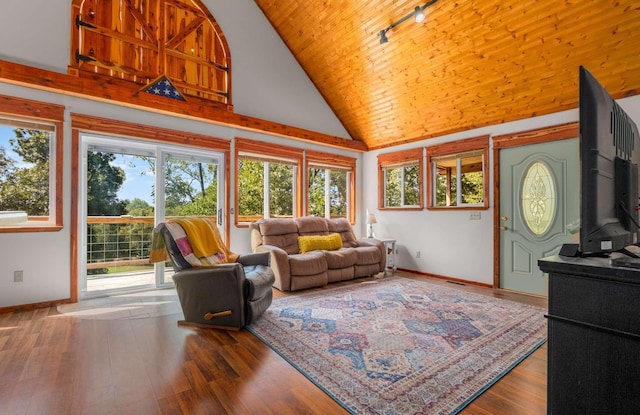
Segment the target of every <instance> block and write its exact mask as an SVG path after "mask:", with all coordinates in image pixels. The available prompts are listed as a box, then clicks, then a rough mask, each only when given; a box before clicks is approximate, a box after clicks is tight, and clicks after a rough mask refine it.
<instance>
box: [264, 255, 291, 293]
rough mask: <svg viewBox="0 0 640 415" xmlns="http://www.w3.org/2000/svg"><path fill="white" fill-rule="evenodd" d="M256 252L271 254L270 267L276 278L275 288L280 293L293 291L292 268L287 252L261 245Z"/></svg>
mask: <svg viewBox="0 0 640 415" xmlns="http://www.w3.org/2000/svg"><path fill="white" fill-rule="evenodd" d="M256 252H269V254H270V256H271V257H270V262H269V266H270V267H271V269H272V270H273V275H274V276H275V277H276V281H275V282H274V283H273V286H274V287H276V288H277V289H279V290H280V291H291V268H290V267H289V254H287V251H285V250H284V249H282V248H279V247H277V246H275V245H260V246H258V247H256Z"/></svg>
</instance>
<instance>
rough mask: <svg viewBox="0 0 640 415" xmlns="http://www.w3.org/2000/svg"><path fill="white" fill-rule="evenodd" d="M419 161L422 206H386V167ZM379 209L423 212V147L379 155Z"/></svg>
mask: <svg viewBox="0 0 640 415" xmlns="http://www.w3.org/2000/svg"><path fill="white" fill-rule="evenodd" d="M414 161H417V162H418V169H419V177H420V188H419V198H420V205H418V206H413V207H388V206H385V205H384V193H385V192H384V189H385V186H384V169H385V168H386V167H389V166H392V165H395V164H402V163H411V162H414ZM378 209H379V210H394V211H396V210H422V209H424V157H423V155H422V147H419V148H414V149H410V150H402V151H396V152H393V153H385V154H379V155H378Z"/></svg>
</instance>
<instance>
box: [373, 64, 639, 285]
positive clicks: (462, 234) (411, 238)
mask: <svg viewBox="0 0 640 415" xmlns="http://www.w3.org/2000/svg"><path fill="white" fill-rule="evenodd" d="M577 76H578V74H577V73H576V77H577ZM618 102H619V103H620V105H621V106H622V107H623V109H625V111H627V112H628V113H629V115H630V116H631V117H632V118H633V119H634V120H635V121H636V122H637V123H638V124H639V125H640V96H635V97H632V98H625V99H622V100H619V101H618ZM573 121H578V110H577V109H576V110H571V111H564V112H560V113H556V114H551V115H547V116H541V117H535V118H529V119H526V120H522V121H515V122H510V123H506V124H500V125H494V126H488V127H484V128H478V129H475V130H470V131H465V132H461V133H456V134H451V135H447V136H443V137H437V138H433V139H429V140H424V141H420V142H415V143H411V144H407V145H402V146H397V147H393V148H389V149H383V150H378V151H370V152H367V153H365V154H364V156H363V162H362V168H363V171H364V172H375V171H376V170H377V163H378V161H377V156H378V154H383V153H388V152H392V151H399V150H405V149H411V148H417V147H424V146H428V145H433V144H440V143H443V142H447V141H453V140H460V139H464V138H471V137H477V136H481V135H487V134H488V135H491V136H497V135H502V134H509V133H515V132H520V131H528V130H532V129H536V128H542V127H548V126H553V125H559V124H564V123H568V122H573ZM492 152H493V148H492V147H491V148H490V152H489V156H490V158H491V156H492ZM489 172H490V183H491V184H493V160H490V166H489ZM363 176H364V184H363V185H364V189H363V206H362V207H363V210H362V211H364V209H369V211H372V212H374V213H375V216H376V219H377V221H378V223H377V224H376V225H375V227H376V228H375V232H376V236H377V237H389V238H391V237H393V238H396V239H397V247H398V251H397V252H398V254H397V255H396V262H397V264H398V267H400V268H405V269H410V270H415V271H420V272H425V273H430V274H436V275H443V276H447V277H453V278H459V279H463V280H468V281H476V282H480V283H485V284H493V262H494V261H493V259H494V258H493V256H494V252H493V205H494V198H493V188H492V189H491V191H490V195H489V196H490V199H489V201H490V208H489V209H488V210H483V211H481V219H480V220H470V219H469V214H470V211H459V212H456V211H451V210H446V211H431V210H426V209H425V210H422V211H417V212H414V211H411V212H402V211H399V212H393V211H388V210H382V211H380V210H378V209H377V206H378V199H377V198H378V195H377V188H378V182H377V175H375V174H364V175H363ZM363 219H364V218H363ZM416 251H420V258H416Z"/></svg>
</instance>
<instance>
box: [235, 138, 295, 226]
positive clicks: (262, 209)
mask: <svg viewBox="0 0 640 415" xmlns="http://www.w3.org/2000/svg"><path fill="white" fill-rule="evenodd" d="M301 167H302V150H299V149H295V148H290V147H284V146H278V145H274V144H270V145H268V146H266V144H265V143H263V142H259V141H252V140H247V139H241V138H237V139H236V188H237V189H238V190H237V192H236V224H239V223H242V222H245V223H246V222H255V221H256V220H258V219H261V218H274V217H288V218H292V217H296V216H300V212H301V210H302V209H301V203H300V194H301V183H302V180H301Z"/></svg>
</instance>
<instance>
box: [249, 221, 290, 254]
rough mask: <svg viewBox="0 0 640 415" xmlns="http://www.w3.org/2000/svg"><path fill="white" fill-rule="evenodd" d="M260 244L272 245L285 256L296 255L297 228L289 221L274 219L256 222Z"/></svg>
mask: <svg viewBox="0 0 640 415" xmlns="http://www.w3.org/2000/svg"><path fill="white" fill-rule="evenodd" d="M258 226H259V228H260V233H261V234H262V243H263V244H264V245H273V246H277V247H279V248H282V249H284V250H285V252H286V253H287V254H297V253H298V252H300V249H299V248H298V227H297V226H296V224H295V223H294V222H293V221H292V220H291V219H285V218H274V219H268V220H261V221H259V222H258Z"/></svg>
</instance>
